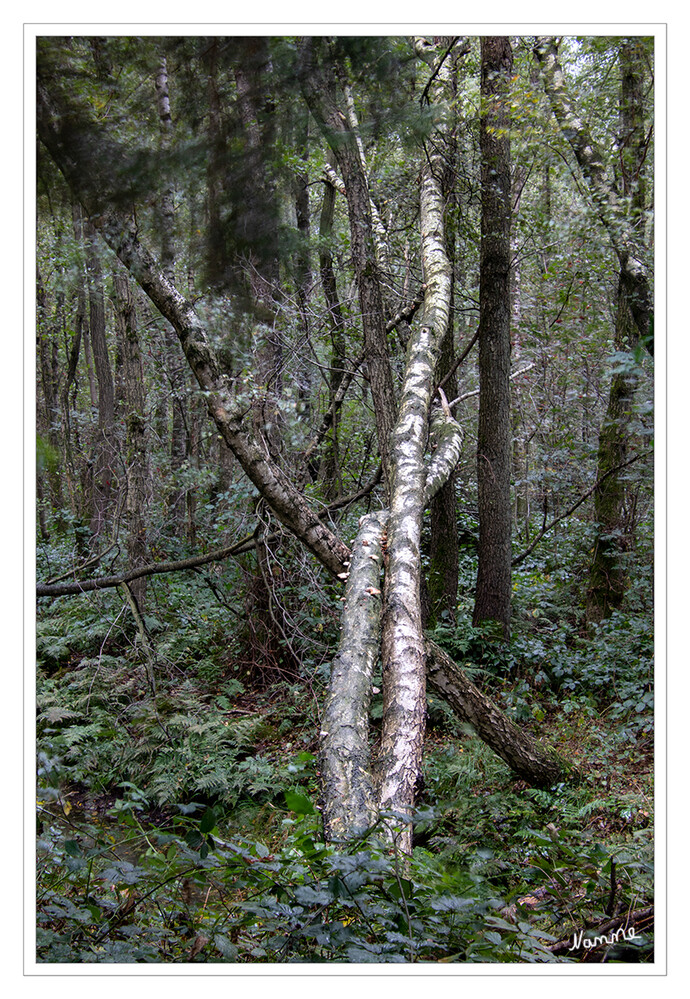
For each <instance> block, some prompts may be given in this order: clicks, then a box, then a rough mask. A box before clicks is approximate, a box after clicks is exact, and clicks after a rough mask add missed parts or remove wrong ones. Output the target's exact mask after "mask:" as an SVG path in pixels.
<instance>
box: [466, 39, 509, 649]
mask: <svg viewBox="0 0 690 999" xmlns="http://www.w3.org/2000/svg"><path fill="white" fill-rule="evenodd" d="M481 48H482V68H481V74H482V86H481V92H482V103H483V113H482V118H481V122H480V147H481V156H482V165H481V187H482V194H481V197H482V221H481V230H482V236H481V260H480V289H479V311H480V316H479V384H480V395H479V427H478V435H477V483H478V499H479V549H478V553H479V565H478V571H477V590H476V596H475V605H474V613H473V619H472V620H473V624H474V625H475V626H476V625H479V624H481V623H483V622H488V621H495V622H496V624H497V625H498V627H499V628H500V632H501V634H502V636H503V637H504V638H506V639H508V638H509V637H510V596H511V589H510V558H511V548H510V536H511V507H510V444H511V432H510V431H511V428H510V220H511V210H512V204H511V195H510V139H509V135H508V127H509V114H508V106H507V102H508V87H509V80H510V74H511V70H512V65H513V55H512V50H511V47H510V40H509V39H508V38H505V37H500V36H490V37H483V38H482V40H481Z"/></svg>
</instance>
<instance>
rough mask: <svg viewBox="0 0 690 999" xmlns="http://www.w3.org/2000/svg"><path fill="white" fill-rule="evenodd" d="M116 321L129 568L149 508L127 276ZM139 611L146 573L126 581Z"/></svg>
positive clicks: (142, 558) (135, 563)
mask: <svg viewBox="0 0 690 999" xmlns="http://www.w3.org/2000/svg"><path fill="white" fill-rule="evenodd" d="M115 294H116V306H117V323H118V331H119V335H120V343H121V347H122V360H123V374H124V415H125V426H126V434H127V437H126V442H125V461H126V466H127V556H128V561H129V566H130V568H131V569H137V568H139V567H140V566H142V565H145V564H146V562H147V555H148V545H147V540H146V533H147V526H148V523H147V521H148V516H147V514H148V510H149V508H150V505H151V492H150V476H149V456H148V444H147V439H146V436H147V435H146V395H145V388H144V368H143V364H142V359H141V347H140V344H139V332H138V327H137V315H136V309H135V304H134V297H133V295H132V288H131V285H130V279H129V277H128V276H127V275H118V276H117V277H116V278H115ZM129 588H130V591H131V593H132V595H133V596H134V598H135V600H136V602H137V606H138V608H139V612H140V613H141V614H142V615H143V614H144V613H145V609H146V577H145V576H142V577H141V578H140V579H136V580H134V581H133V582H131V583H130V584H129Z"/></svg>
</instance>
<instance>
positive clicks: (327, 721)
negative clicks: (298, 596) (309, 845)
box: [320, 510, 388, 841]
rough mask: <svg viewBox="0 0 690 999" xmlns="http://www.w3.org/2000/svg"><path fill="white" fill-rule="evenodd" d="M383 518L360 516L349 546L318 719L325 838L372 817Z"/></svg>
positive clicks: (363, 826)
mask: <svg viewBox="0 0 690 999" xmlns="http://www.w3.org/2000/svg"><path fill="white" fill-rule="evenodd" d="M387 522H388V511H387V510H384V511H379V512H377V513H371V514H368V515H367V516H366V517H364V518H363V519H362V522H361V524H360V529H359V531H358V534H357V538H356V540H355V543H354V545H353V549H352V561H351V564H350V566H349V575H348V579H347V585H346V588H345V598H344V601H345V602H344V607H343V615H342V622H343V623H342V634H341V637H340V645H339V648H338V654H337V656H336V657H335V659H334V661H333V665H332V667H331V678H330V683H329V686H328V694H327V698H326V704H325V707H324V714H323V719H322V723H321V754H320V760H321V783H322V799H323V821H324V831H325V835H326V839H327V840H329V841H338V840H349V839H353V838H357V837H358V836H362V835H363V834H364V833H365V832H366V830H367V829H368V828H369V827H370V826H372V825H373V824H374V822H375V820H376V817H377V809H376V802H375V800H374V786H373V778H372V773H371V752H370V746H369V704H370V701H371V687H372V677H373V674H374V669H375V667H376V665H377V663H378V660H379V655H380V646H381V590H380V586H381V573H382V571H383V538H384V533H385V530H386V525H387ZM343 575H344V574H343Z"/></svg>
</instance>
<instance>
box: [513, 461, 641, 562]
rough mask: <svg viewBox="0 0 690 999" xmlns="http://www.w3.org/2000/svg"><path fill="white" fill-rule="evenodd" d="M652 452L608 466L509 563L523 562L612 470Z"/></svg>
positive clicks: (618, 469) (619, 468) (615, 470)
mask: <svg viewBox="0 0 690 999" xmlns="http://www.w3.org/2000/svg"><path fill="white" fill-rule="evenodd" d="M653 453H654V452H653V451H651V450H649V451H643V452H642V453H641V454H636V455H634V456H633V457H632V458H629V459H628V460H627V461H624V462H622V464H620V465H614V467H613V468H609V470H608V471H607V472H604V474H603V475H600V476H599V478H598V479H597V481H596V482H595V483H594V485H593V486H591V488H590V489H588V490H587V492H586V493H583V494H582V496H580V498H579V499H578V500H577V501H576V502H575V503H573V505H572V506H571V507H568V509H567V510H566V511H565V513H562V514H560V516H558V517H554V519H553V520H552V521H551V523H550V524H545V525H544V526H543V527H542V529H541V531H540V532H539V534H537V536H536V538H535V539H534V541H533V542H532V544H531V545H530V546H529V548H526V549H525V551H524V552H522V553H521V554H520V555H516V556H515V558H514V559H513V560H512V561H511V563H510V564H511V565H519V564H520V563H521V562H524V560H525V559H526V558H527V556H528V555H531V553H532V552H533V551H534V549H535V548H536V547H537V545H538V544H539V542H540V541H541V539H542V538H543V537H544V535H545V534H548V532H549V531H550V530H551V529H552V528H553V527H555V526H556V524H560V522H561V521H562V520H565V519H566V518H567V517H570V516H571V515H572V514H573V513H575V511H576V510H577V508H578V507H579V506H582V504H583V503H584V502H585V500H586V499H589V497H590V496H591V495H592V493H593V492H594V491H595V490H596V489H597V488H598V487H599V486H600V485H601V483H602V482H603V481H604V479H607V478H608V477H609V475H613V473H614V472H619V471H620V470H621V468H627V466H628V465H632V464H633V462H635V461H639V460H640V458H646V457H648V455H650V454H653Z"/></svg>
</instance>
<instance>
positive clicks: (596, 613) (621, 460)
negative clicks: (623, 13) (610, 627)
mask: <svg viewBox="0 0 690 999" xmlns="http://www.w3.org/2000/svg"><path fill="white" fill-rule="evenodd" d="M619 61H620V69H621V98H620V134H621V144H620V161H621V168H622V178H621V185H622V188H623V195H624V196H626V197H628V198H629V200H630V212H631V216H632V217H631V225H632V226H633V227H635V225H636V223H637V226H638V227H639V226H643V225H644V222H643V218H644V214H643V213H644V208H645V194H646V185H645V173H644V160H645V156H646V143H645V130H644V119H643V115H642V103H643V100H642V99H643V82H644V68H643V63H642V60H641V59H640V58H639V53H638V52H637V51H636V48H635V46H634V44H631V43H624V44H623V45H622V46H621V51H620V60H619ZM633 304H634V303H633V300H632V299H631V294H630V285H629V281H628V280H626V277H625V274H624V272H623V270H622V269H621V273H620V277H619V281H618V292H617V302H616V319H615V332H614V348H615V349H616V350H617V351H632V350H633V348H634V347H635V345H636V343H637V342H638V328H637V326H636V323H635V318H634V312H633ZM638 381H639V373H638V369H637V365H636V364H635V363H634V361H633V359H632V357H631V364H630V367H629V369H628V370H627V371H619V372H616V373H615V374H614V375H613V376H612V378H611V386H610V389H609V401H608V406H607V409H606V414H605V416H604V420H603V423H602V426H601V430H600V433H599V454H598V463H597V480H598V485H597V488H596V489H595V492H594V513H595V516H596V521H597V537H596V540H595V543H594V554H593V556H592V563H591V566H590V573H589V583H588V587H587V596H586V607H585V615H586V619H587V620H588V621H595V622H598V621H601V620H603V619H604V618H606V617H609V616H610V615H611V613H612V612H613V611H614V610H616V609H617V608H619V607H620V606H621V604H622V603H623V598H624V596H625V590H626V585H627V573H626V566H625V554H626V552H627V551H629V549H630V547H631V545H632V542H633V538H632V536H631V528H630V525H629V524H628V523H627V511H626V506H627V502H626V501H627V499H628V489H627V487H626V481H625V473H624V471H623V469H624V466H625V464H626V461H627V457H628V444H629V437H630V424H631V422H632V418H633V407H634V402H635V392H636V389H637V384H638Z"/></svg>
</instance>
